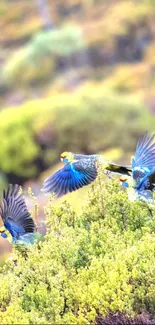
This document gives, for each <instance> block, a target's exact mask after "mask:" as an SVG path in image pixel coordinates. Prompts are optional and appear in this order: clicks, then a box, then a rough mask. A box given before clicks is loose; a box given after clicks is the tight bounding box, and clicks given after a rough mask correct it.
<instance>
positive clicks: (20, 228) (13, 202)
mask: <svg viewBox="0 0 155 325" xmlns="http://www.w3.org/2000/svg"><path fill="white" fill-rule="evenodd" d="M19 190H20V186H19V185H17V184H16V185H11V184H10V185H9V187H8V190H7V191H3V198H2V201H1V202H0V215H1V218H2V221H3V224H4V226H3V227H1V228H0V236H1V237H3V238H7V239H8V240H9V241H10V242H11V243H12V244H15V245H24V246H30V245H33V244H34V243H35V242H38V241H39V240H40V239H41V237H42V235H41V234H40V233H38V232H35V224H34V221H33V219H32V217H31V215H30V213H29V211H28V209H27V206H26V203H25V200H24V198H23V196H22V194H19Z"/></svg>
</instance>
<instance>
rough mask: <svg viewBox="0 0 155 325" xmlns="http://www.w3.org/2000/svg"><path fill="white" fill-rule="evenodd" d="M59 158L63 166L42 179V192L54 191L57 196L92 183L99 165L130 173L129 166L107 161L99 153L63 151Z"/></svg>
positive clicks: (111, 169) (108, 169) (120, 172)
mask: <svg viewBox="0 0 155 325" xmlns="http://www.w3.org/2000/svg"><path fill="white" fill-rule="evenodd" d="M60 158H61V161H62V162H64V164H65V166H64V167H63V168H62V169H60V170H58V171H57V172H56V173H55V174H53V175H51V176H49V177H48V178H47V179H46V180H45V181H44V184H43V188H42V191H43V192H45V193H54V194H55V195H56V196H57V197H61V196H63V195H65V194H67V193H68V192H73V191H76V190H78V189H80V188H82V187H83V186H86V185H88V184H90V183H92V182H93V181H94V180H95V179H96V177H97V175H98V170H99V167H101V168H103V169H104V170H106V171H108V172H113V173H118V174H125V175H130V174H131V168H130V166H119V165H117V164H114V163H113V162H107V161H106V160H105V159H104V158H103V156H101V155H82V154H74V153H72V152H63V153H62V154H61V156H60Z"/></svg>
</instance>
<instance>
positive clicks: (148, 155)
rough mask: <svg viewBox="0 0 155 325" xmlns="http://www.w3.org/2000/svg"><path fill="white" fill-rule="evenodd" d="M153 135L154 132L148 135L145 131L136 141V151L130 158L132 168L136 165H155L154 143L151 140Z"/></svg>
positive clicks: (151, 166)
mask: <svg viewBox="0 0 155 325" xmlns="http://www.w3.org/2000/svg"><path fill="white" fill-rule="evenodd" d="M154 136H155V134H153V135H152V136H151V137H149V136H148V133H147V132H146V133H145V134H144V136H143V137H142V138H141V139H140V140H139V141H138V143H137V147H136V153H135V156H134V157H133V159H132V169H134V168H136V167H147V168H154V167H155V143H154V142H153V140H154ZM152 142H153V143H152Z"/></svg>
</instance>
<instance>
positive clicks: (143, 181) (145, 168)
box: [120, 132, 155, 202]
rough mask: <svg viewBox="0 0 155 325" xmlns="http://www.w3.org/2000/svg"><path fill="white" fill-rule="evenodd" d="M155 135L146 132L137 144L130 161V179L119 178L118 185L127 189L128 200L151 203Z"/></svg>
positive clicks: (154, 179) (154, 167) (154, 173)
mask: <svg viewBox="0 0 155 325" xmlns="http://www.w3.org/2000/svg"><path fill="white" fill-rule="evenodd" d="M154 137H155V134H153V135H152V136H151V137H149V136H148V132H146V133H145V134H144V135H143V137H142V138H140V140H139V141H138V143H137V146H136V152H135V156H134V157H132V159H131V167H132V174H131V177H128V176H124V177H123V176H121V178H120V183H121V185H122V186H124V187H125V188H127V189H128V195H129V199H130V200H137V199H140V200H144V201H150V202H151V201H152V202H153V191H154V189H155V142H154Z"/></svg>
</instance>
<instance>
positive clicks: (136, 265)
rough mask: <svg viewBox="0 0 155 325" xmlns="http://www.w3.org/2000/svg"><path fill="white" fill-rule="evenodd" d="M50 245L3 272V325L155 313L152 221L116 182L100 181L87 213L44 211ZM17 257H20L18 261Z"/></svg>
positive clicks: (66, 208)
mask: <svg viewBox="0 0 155 325" xmlns="http://www.w3.org/2000/svg"><path fill="white" fill-rule="evenodd" d="M45 213H46V217H47V234H46V236H45V241H44V242H42V243H40V244H38V246H37V245H36V246H35V247H33V248H32V249H31V250H30V252H29V253H28V255H27V258H26V261H25V260H24V257H23V256H21V255H20V253H19V252H14V254H15V255H16V256H14V258H17V266H14V264H13V262H7V263H6V264H5V266H4V267H3V268H1V270H0V272H1V277H0V278H1V280H0V281H1V282H0V298H1V311H0V323H3V324H16V323H17V324H22V323H26V324H27V323H28V324H34V323H37V324H42V323H43V324H51V323H53V324H88V323H91V322H93V323H94V321H95V319H96V316H97V315H98V314H100V315H107V314H108V313H109V311H112V312H114V313H115V312H117V311H120V312H126V313H129V312H130V314H131V315H134V314H138V313H141V312H142V311H144V312H148V313H150V314H152V315H153V314H154V308H155V303H154V301H155V291H154V281H155V274H154V268H155V258H154V257H155V233H154V231H155V220H154V217H153V218H152V214H153V215H154V209H152V208H150V207H149V206H148V205H147V204H146V203H140V202H135V203H133V202H129V201H128V198H127V194H126V192H125V191H123V190H120V187H119V184H118V182H117V181H109V182H108V183H107V184H106V185H105V184H104V179H102V177H100V178H99V179H98V180H97V181H96V184H95V186H93V187H92V189H91V192H90V194H89V197H88V200H87V202H85V205H84V207H83V212H81V213H80V214H77V213H76V212H75V211H74V210H73V208H72V207H71V206H70V205H69V204H68V203H67V202H66V201H64V202H63V203H62V204H59V203H57V204H56V205H54V206H53V203H52V200H50V201H49V204H48V206H46V207H45ZM17 255H18V257H17Z"/></svg>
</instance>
